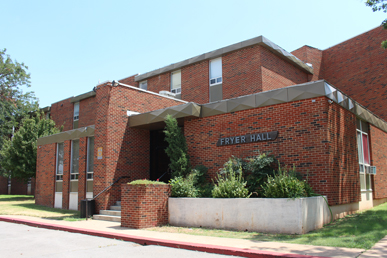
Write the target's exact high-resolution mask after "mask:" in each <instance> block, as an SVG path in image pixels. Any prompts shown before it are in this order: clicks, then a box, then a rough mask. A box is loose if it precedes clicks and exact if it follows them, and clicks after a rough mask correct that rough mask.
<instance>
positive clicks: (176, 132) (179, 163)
mask: <svg viewBox="0 0 387 258" xmlns="http://www.w3.org/2000/svg"><path fill="white" fill-rule="evenodd" d="M165 124H166V127H165V130H164V133H165V141H167V142H168V147H167V148H166V149H165V152H166V153H167V155H168V157H169V159H170V161H171V163H170V164H169V167H170V168H171V170H172V178H174V177H178V176H185V175H187V174H188V173H189V171H190V167H191V164H190V162H189V156H188V154H187V152H188V147H187V142H186V140H185V137H184V134H183V132H182V131H181V129H180V127H179V125H178V124H177V120H176V118H174V117H172V116H171V115H167V117H166V119H165Z"/></svg>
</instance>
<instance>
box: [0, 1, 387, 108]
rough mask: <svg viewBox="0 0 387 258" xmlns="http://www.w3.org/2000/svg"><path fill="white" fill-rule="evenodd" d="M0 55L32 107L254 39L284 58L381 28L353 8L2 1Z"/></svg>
mask: <svg viewBox="0 0 387 258" xmlns="http://www.w3.org/2000/svg"><path fill="white" fill-rule="evenodd" d="M0 4H1V6H2V12H1V13H2V14H1V16H0V22H1V24H2V29H1V34H0V48H1V49H2V48H7V54H9V55H10V56H11V58H12V59H16V60H17V61H19V62H24V63H25V64H26V65H27V66H28V67H29V69H28V70H29V72H30V73H31V78H32V79H31V82H32V87H31V88H29V89H28V90H30V91H34V92H35V95H36V96H37V97H38V98H39V103H40V106H41V107H45V106H48V105H51V103H54V102H57V101H59V100H62V99H65V98H68V97H71V96H76V95H79V94H82V93H85V92H88V91H90V90H92V88H93V87H94V86H95V85H97V84H98V82H103V81H106V80H114V79H117V80H118V79H122V78H125V77H128V76H130V75H133V74H136V73H146V72H149V71H151V70H154V69H157V68H160V67H163V66H166V65H169V64H171V63H175V62H178V61H181V60H184V59H187V58H190V57H193V56H196V55H199V54H202V53H205V52H209V51H212V50H215V49H217V48H221V47H224V46H227V45H230V44H233V43H237V42H240V41H243V40H246V39H250V38H253V37H256V36H259V35H263V36H265V37H266V38H268V39H269V40H271V41H273V42H274V43H276V44H277V45H279V46H281V47H282V48H284V49H285V50H287V51H289V52H291V51H293V50H295V49H297V48H299V47H301V46H303V45H310V46H313V47H316V48H319V49H326V48H328V47H331V46H333V45H335V44H337V43H340V42H342V41H344V40H347V39H349V38H351V37H354V36H356V35H358V34H361V33H363V32H365V31H368V30H371V29H373V28H375V27H377V26H379V25H380V23H381V22H382V20H383V19H384V18H385V16H386V14H384V13H381V12H379V13H373V12H372V10H371V8H369V7H366V6H365V4H364V1H361V0H340V1H337V0H325V1H320V0H312V1H311V0H293V1H289V0H277V1H263V0H252V1H248V0H221V1H218V0H195V1H188V0H187V1H184V0H181V1H169V0H164V1H160V0H159V1H146V0H142V1H130V0H127V1H114V0H111V1H98V0H93V1H81V0H78V1H70V0H68V1H38V0H34V1H26V0H25V1H6V0H0Z"/></svg>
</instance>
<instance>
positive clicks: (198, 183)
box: [191, 165, 214, 197]
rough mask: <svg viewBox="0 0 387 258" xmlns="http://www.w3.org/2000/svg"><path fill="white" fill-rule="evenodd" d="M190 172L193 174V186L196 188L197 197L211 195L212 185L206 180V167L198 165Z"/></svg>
mask: <svg viewBox="0 0 387 258" xmlns="http://www.w3.org/2000/svg"><path fill="white" fill-rule="evenodd" d="M191 173H192V174H193V175H194V186H195V188H196V189H197V190H198V196H197V197H212V193H211V192H212V189H213V188H214V185H213V184H212V183H210V182H209V181H208V180H207V173H208V168H207V167H206V166H204V165H198V166H196V167H195V169H193V170H192V171H191Z"/></svg>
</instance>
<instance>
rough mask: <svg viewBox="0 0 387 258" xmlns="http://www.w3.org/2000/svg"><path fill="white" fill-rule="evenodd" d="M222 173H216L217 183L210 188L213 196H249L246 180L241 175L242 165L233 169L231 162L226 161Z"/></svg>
mask: <svg viewBox="0 0 387 258" xmlns="http://www.w3.org/2000/svg"><path fill="white" fill-rule="evenodd" d="M222 171H223V174H221V173H218V175H217V176H218V178H217V183H216V185H215V186H214V189H212V197H214V198H249V197H250V195H251V194H249V190H248V189H247V188H246V184H247V182H246V181H245V180H244V179H243V177H242V166H239V168H238V169H237V170H236V171H235V170H234V168H233V163H232V162H228V163H227V162H226V164H225V167H223V170H222Z"/></svg>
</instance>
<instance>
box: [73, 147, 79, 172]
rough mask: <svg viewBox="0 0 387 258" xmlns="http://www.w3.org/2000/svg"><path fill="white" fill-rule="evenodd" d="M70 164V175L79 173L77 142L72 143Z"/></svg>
mask: <svg viewBox="0 0 387 258" xmlns="http://www.w3.org/2000/svg"><path fill="white" fill-rule="evenodd" d="M71 162H72V164H71V173H79V140H75V141H73V146H72V153H71Z"/></svg>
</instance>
